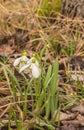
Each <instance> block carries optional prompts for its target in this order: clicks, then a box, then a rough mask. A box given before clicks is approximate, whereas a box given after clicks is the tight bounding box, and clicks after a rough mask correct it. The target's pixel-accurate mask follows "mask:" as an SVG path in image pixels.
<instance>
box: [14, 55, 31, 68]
mask: <svg viewBox="0 0 84 130" xmlns="http://www.w3.org/2000/svg"><path fill="white" fill-rule="evenodd" d="M28 61H29V58H27V57H26V56H21V57H19V58H17V59H16V60H15V61H14V64H13V65H14V67H19V69H21V67H23V66H24V65H26V64H27V62H28Z"/></svg>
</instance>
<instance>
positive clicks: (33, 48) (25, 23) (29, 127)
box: [0, 0, 84, 130]
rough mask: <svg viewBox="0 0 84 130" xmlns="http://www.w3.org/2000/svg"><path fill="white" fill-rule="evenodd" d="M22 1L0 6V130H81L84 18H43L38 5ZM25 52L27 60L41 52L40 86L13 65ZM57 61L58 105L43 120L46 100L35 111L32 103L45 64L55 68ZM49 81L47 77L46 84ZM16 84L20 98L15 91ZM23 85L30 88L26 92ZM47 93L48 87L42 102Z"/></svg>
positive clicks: (35, 100)
mask: <svg viewBox="0 0 84 130" xmlns="http://www.w3.org/2000/svg"><path fill="white" fill-rule="evenodd" d="M26 2H27V1H25V2H23V1H20V2H16V1H15V0H11V1H9V0H8V1H4V2H3V0H2V2H0V130H34V129H36V130H41V129H42V130H55V129H56V130H84V20H83V19H79V18H76V19H71V18H68V17H65V16H62V15H61V14H60V13H58V12H51V13H50V14H49V15H44V14H42V13H40V12H39V7H40V6H39V7H38V3H37V2H36V1H34V3H32V2H31V0H30V1H28V3H26ZM37 9H38V10H37ZM46 46H47V47H46ZM45 47H46V49H45ZM24 50H25V51H26V52H27V57H29V58H30V57H32V56H33V54H36V53H37V55H40V56H41V54H42V57H41V66H42V68H43V71H42V77H41V79H38V81H39V83H38V82H37V81H31V80H30V78H31V74H30V77H28V75H27V74H26V75H27V76H26V78H28V81H26V78H25V77H24V76H22V75H21V74H20V73H19V72H18V71H17V69H15V68H14V66H13V63H14V61H15V59H17V58H18V57H20V56H21V53H22V52H23V51H24ZM56 58H57V59H58V64H59V69H58V79H57V83H56V84H57V86H56V87H57V88H56V90H55V91H56V92H55V94H56V95H55V96H56V97H55V99H54V102H57V105H56V109H55V110H54V112H53V115H52V108H51V110H50V109H49V111H50V113H49V112H48V114H49V115H48V117H47V116H46V115H47V114H46V113H47V112H46V110H45V109H46V108H47V106H46V103H47V102H46V101H48V100H47V99H45V98H43V100H42V105H41V106H40V107H39V109H38V107H37V105H36V104H37V103H38V102H39V98H40V95H41V94H42V93H41V92H43V91H42V87H43V82H44V81H45V79H46V77H47V76H46V73H47V70H48V66H49V65H51V66H53V64H54V62H55V59H56ZM47 74H48V73H47ZM24 80H25V81H24ZM51 80H52V78H51V77H49V79H48V82H49V84H48V85H50V81H51ZM53 82H54V81H53ZM18 83H19V85H20V87H21V92H23V95H21V92H20V91H19V88H18V87H17V88H16V86H18V85H17V84H18ZM26 83H27V84H28V83H29V84H31V89H29V90H28V93H26V92H25V91H26V89H25V88H26V87H27V84H26ZM35 83H36V84H35ZM34 84H35V85H37V86H40V88H41V89H40V95H39V96H36V95H35V94H36V93H35V91H36V90H35V89H34ZM25 86H26V87H25ZM48 87H49V86H48ZM38 91H39V90H38ZM49 92H50V91H48V89H46V93H47V94H46V93H45V94H46V98H47V95H48V94H49ZM25 94H26V96H24V95H25ZM38 97H39V98H38ZM25 98H26V99H25ZM32 104H33V106H32ZM43 104H45V105H43ZM50 104H51V102H50ZM24 106H25V107H24ZM50 107H51V105H50ZM54 117H56V118H54Z"/></svg>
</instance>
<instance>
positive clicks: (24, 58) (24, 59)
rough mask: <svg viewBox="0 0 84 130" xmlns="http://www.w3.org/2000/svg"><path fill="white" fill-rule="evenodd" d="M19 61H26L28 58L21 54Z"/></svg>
mask: <svg viewBox="0 0 84 130" xmlns="http://www.w3.org/2000/svg"><path fill="white" fill-rule="evenodd" d="M21 61H26V62H27V61H29V58H27V57H26V56H22V57H21Z"/></svg>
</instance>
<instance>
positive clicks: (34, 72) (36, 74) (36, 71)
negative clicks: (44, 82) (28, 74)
mask: <svg viewBox="0 0 84 130" xmlns="http://www.w3.org/2000/svg"><path fill="white" fill-rule="evenodd" d="M31 68H32V75H33V77H34V78H38V77H39V76H40V68H39V67H38V66H37V65H36V64H34V63H32V64H31Z"/></svg>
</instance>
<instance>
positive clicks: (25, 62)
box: [13, 55, 41, 78]
mask: <svg viewBox="0 0 84 130" xmlns="http://www.w3.org/2000/svg"><path fill="white" fill-rule="evenodd" d="M13 65H14V66H15V67H17V66H18V68H19V73H21V72H22V71H24V70H25V69H28V68H29V69H31V71H32V76H33V77H34V78H38V77H39V76H40V73H41V70H40V67H39V63H38V61H37V59H36V58H35V57H32V58H30V59H29V58H27V56H24V55H23V56H21V57H20V58H17V59H16V60H15V61H14V64H13Z"/></svg>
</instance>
